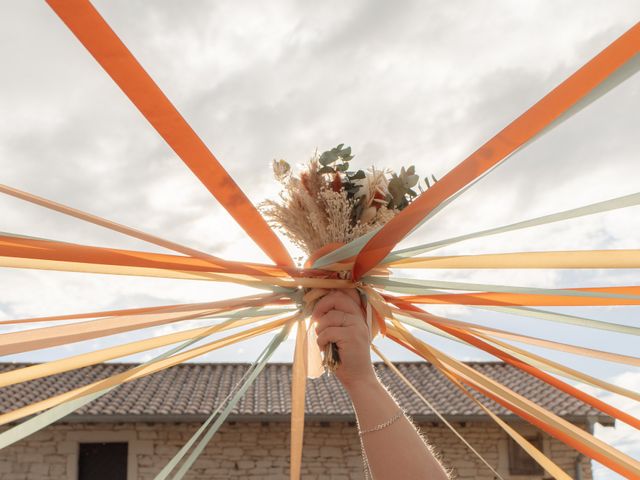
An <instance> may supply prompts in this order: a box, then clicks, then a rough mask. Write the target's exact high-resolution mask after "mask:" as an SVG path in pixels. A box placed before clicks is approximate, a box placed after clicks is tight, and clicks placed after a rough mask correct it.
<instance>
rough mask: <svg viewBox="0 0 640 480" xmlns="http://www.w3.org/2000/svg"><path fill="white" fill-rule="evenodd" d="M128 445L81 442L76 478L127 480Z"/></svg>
mask: <svg viewBox="0 0 640 480" xmlns="http://www.w3.org/2000/svg"><path fill="white" fill-rule="evenodd" d="M127 456H128V445H127V443H126V442H122V443H120V442H119V443H81V444H80V452H79V454H78V480H127Z"/></svg>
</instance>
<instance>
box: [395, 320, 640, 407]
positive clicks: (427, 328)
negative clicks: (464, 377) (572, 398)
mask: <svg viewBox="0 0 640 480" xmlns="http://www.w3.org/2000/svg"><path fill="white" fill-rule="evenodd" d="M394 316H395V317H396V318H397V319H398V320H400V321H401V322H402V323H405V324H407V325H409V326H411V327H414V328H417V329H419V330H422V331H424V332H427V333H432V334H434V335H437V336H439V337H442V338H446V339H447V340H453V341H454V342H457V343H460V344H462V345H465V346H471V345H470V344H469V343H467V342H466V341H464V340H461V339H459V338H457V337H456V336H454V335H451V334H449V333H447V332H445V331H443V330H440V329H439V328H437V327H434V326H433V325H430V324H429V323H426V322H421V321H420V320H417V319H415V318H413V317H410V316H407V315H404V314H401V313H400V314H398V313H394ZM482 340H483V341H485V342H488V343H490V344H491V345H493V346H494V347H496V348H498V349H505V347H504V346H503V345H498V344H496V343H494V342H492V341H491V339H488V338H484V337H483V339H482ZM503 343H506V342H503ZM506 350H508V353H509V355H512V356H514V357H516V358H517V359H518V360H521V361H523V362H525V363H529V364H530V365H533V366H534V367H536V368H538V369H540V370H545V371H547V372H551V373H554V374H556V375H561V376H563V377H564V378H567V379H570V380H573V381H576V382H580V383H588V384H589V385H591V386H593V387H596V388H598V389H601V390H602V386H601V385H598V384H596V383H594V382H591V381H590V380H589V376H587V377H586V378H581V377H578V376H576V375H572V374H571V373H569V372H565V371H563V370H560V369H557V368H554V367H553V366H551V365H547V364H544V363H542V362H539V361H537V360H536V359H535V358H531V357H529V356H527V355H523V354H521V353H520V352H516V351H515V350H511V349H510V348H507V349H506ZM618 389H620V392H618V393H621V394H623V395H625V396H626V397H629V398H632V399H634V400H635V399H637V394H636V393H635V392H632V391H631V390H628V389H626V388H622V387H618Z"/></svg>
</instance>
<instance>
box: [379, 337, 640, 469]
mask: <svg viewBox="0 0 640 480" xmlns="http://www.w3.org/2000/svg"><path fill="white" fill-rule="evenodd" d="M389 338H391V339H392V340H395V341H398V343H400V344H401V345H405V346H407V347H409V348H410V350H412V351H414V352H415V353H417V354H418V355H420V356H422V357H423V358H425V359H426V360H429V357H431V356H432V355H430V354H429V352H430V353H431V354H433V355H435V356H436V358H438V360H440V362H442V363H443V364H445V365H446V366H447V369H448V370H449V371H450V372H451V373H453V374H454V375H455V376H456V377H458V378H459V379H460V380H462V381H464V382H465V383H467V384H468V385H470V386H471V387H472V388H474V389H476V390H478V391H480V392H481V393H483V394H484V395H485V396H488V397H490V398H492V399H493V400H495V401H497V402H498V403H500V404H501V405H503V406H505V407H506V408H508V409H509V410H511V411H513V412H514V413H516V414H517V415H519V416H520V417H522V418H524V419H525V420H527V421H529V422H530V423H533V424H534V425H536V426H538V427H539V428H540V429H542V430H544V431H546V432H547V433H549V434H550V435H552V436H554V437H556V438H558V439H560V440H561V441H563V442H564V443H566V444H567V445H570V446H572V447H574V448H576V449H577V450H578V451H580V452H581V453H583V454H585V455H587V456H589V457H590V458H593V459H594V460H596V461H598V462H600V463H602V464H603V465H605V466H607V467H608V468H610V469H612V470H614V471H616V472H618V473H620V474H621V475H626V476H630V477H634V476H639V475H640V463H639V462H637V461H636V460H634V459H632V458H631V457H629V456H627V455H625V454H623V453H622V452H620V451H618V450H616V449H615V448H613V447H611V446H610V445H607V444H606V443H604V442H603V441H601V440H599V439H597V438H595V437H593V436H592V435H590V434H588V433H587V432H585V431H583V430H582V429H580V428H579V427H577V426H575V425H573V424H572V423H570V422H568V421H566V420H564V419H562V418H561V417H558V416H557V415H555V414H553V413H551V412H549V411H548V410H546V409H544V408H542V407H540V406H539V405H537V404H535V403H534V402H532V401H530V400H528V399H527V398H526V397H523V396H522V395H519V394H517V393H515V392H513V391H512V390H510V389H508V388H506V387H505V386H503V385H501V384H500V383H498V382H496V381H494V380H492V379H490V378H489V377H487V376H485V375H483V374H481V373H480V372H478V371H476V370H474V369H473V368H471V367H469V366H468V365H465V364H463V363H462V362H459V361H457V360H456V359H454V358H452V357H450V356H448V355H446V354H444V353H442V352H440V351H439V350H437V349H436V348H434V347H430V346H428V345H427V344H425V343H424V342H422V341H420V340H419V339H417V338H416V337H414V336H413V335H411V334H410V333H409V332H406V331H405V332H402V331H400V330H398V329H397V328H396V327H395V326H393V327H391V333H390V334H389ZM402 338H404V339H405V341H404V342H403V341H402ZM411 347H412V348H411Z"/></svg>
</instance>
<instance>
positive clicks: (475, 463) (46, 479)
mask: <svg viewBox="0 0 640 480" xmlns="http://www.w3.org/2000/svg"><path fill="white" fill-rule="evenodd" d="M455 426H456V427H457V428H459V431H460V432H461V433H462V434H463V436H464V437H465V438H466V439H467V440H468V441H469V442H470V443H471V444H472V445H473V446H474V447H475V448H476V449H477V450H478V451H480V453H481V454H482V455H483V456H484V457H485V458H486V459H487V461H489V463H491V464H492V465H494V466H497V468H498V471H499V472H500V473H501V474H502V475H503V476H504V477H505V478H510V479H513V480H516V479H518V480H533V479H542V478H545V477H543V476H539V477H531V476H509V474H508V454H507V437H506V435H505V434H504V433H503V432H501V431H500V430H498V428H497V427H494V426H493V425H492V424H490V423H466V424H462V425H461V424H456V425H455ZM197 427H198V425H196V424H175V423H121V424H111V423H93V424H86V423H84V424H80V423H69V424H58V425H54V426H52V427H49V428H47V429H45V430H43V431H41V432H38V433H36V434H34V435H32V436H31V437H29V438H27V439H26V440H24V441H22V442H19V443H18V444H16V445H13V446H11V447H9V448H6V449H4V450H2V451H0V478H2V479H3V480H52V479H56V480H67V479H68V480H75V479H76V478H77V461H78V457H77V455H78V444H79V443H81V442H122V441H126V442H129V464H128V472H129V475H128V477H129V480H133V479H140V480H151V479H153V478H154V476H155V475H156V474H157V473H158V472H159V471H160V469H161V468H162V466H163V465H164V464H166V462H168V461H169V460H170V459H171V458H172V456H173V455H174V454H175V453H176V452H177V451H178V450H179V448H180V447H182V446H183V445H184V443H185V442H186V441H187V440H188V439H189V438H190V436H191V435H192V434H193V432H194V431H195V430H196V428H197ZM421 428H422V432H423V433H424V434H425V436H426V437H427V439H428V440H429V442H430V443H431V444H433V445H434V447H435V448H436V450H437V451H439V452H440V454H441V455H442V457H443V459H444V462H445V463H446V465H447V466H449V467H451V468H452V469H453V472H454V474H455V476H456V477H457V478H460V479H478V480H492V479H493V478H494V476H493V475H492V473H491V472H490V471H489V470H488V469H487V468H486V467H485V466H484V465H483V464H482V463H481V462H480V460H478V459H477V458H476V457H475V456H474V455H473V454H472V453H471V452H469V451H468V449H467V448H466V447H465V446H464V445H463V444H462V443H461V442H460V440H458V439H457V438H456V437H455V436H454V435H453V434H452V433H451V432H450V431H449V430H448V429H447V428H446V427H444V426H442V425H435V424H433V425H432V424H426V425H422V426H421ZM519 430H521V431H523V433H525V434H528V433H531V431H527V430H526V427H525V426H522V427H520V428H519ZM543 450H544V453H545V454H547V455H550V456H551V458H552V459H553V460H554V461H555V462H556V463H557V464H558V465H559V466H560V467H561V468H563V469H564V470H565V471H566V472H567V473H568V474H569V475H570V476H571V477H574V471H575V470H574V468H575V467H574V463H575V460H576V456H577V453H576V452H575V451H574V450H572V449H571V448H569V447H566V446H564V445H563V444H562V443H560V442H559V441H557V440H554V439H551V438H549V437H546V436H545V437H544V440H543ZM288 457H289V424H288V423H285V422H270V423H244V422H237V423H227V424H225V425H224V426H223V427H222V428H221V430H220V431H219V432H218V434H216V436H215V437H214V438H213V440H212V442H211V443H210V444H209V445H208V446H207V448H206V449H205V451H204V452H203V454H202V455H201V457H200V458H199V459H198V460H197V462H196V463H195V465H194V467H193V468H192V469H191V471H190V472H189V474H188V475H187V476H186V478H188V479H190V480H205V479H206V480H215V479H228V478H242V479H252V480H257V479H284V478H288V463H289V460H288ZM582 473H583V476H582V478H583V479H585V480H588V479H591V465H590V463H589V462H588V460H585V459H583V460H582ZM302 478H303V479H333V480H351V479H361V478H363V475H362V460H361V457H360V446H359V443H358V437H357V434H356V429H355V426H354V425H353V424H349V423H317V422H313V423H308V424H307V425H306V427H305V440H304V449H303V461H302Z"/></svg>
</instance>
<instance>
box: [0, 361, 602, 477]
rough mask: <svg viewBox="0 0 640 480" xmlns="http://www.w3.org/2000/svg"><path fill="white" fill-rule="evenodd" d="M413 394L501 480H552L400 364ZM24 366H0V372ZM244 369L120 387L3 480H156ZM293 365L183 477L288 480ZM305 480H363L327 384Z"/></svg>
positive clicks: (442, 385) (441, 436) (313, 385)
mask: <svg viewBox="0 0 640 480" xmlns="http://www.w3.org/2000/svg"><path fill="white" fill-rule="evenodd" d="M397 365H398V367H399V369H400V370H401V371H402V373H403V374H404V375H405V376H407V377H408V378H409V379H411V381H412V382H413V384H414V385H415V386H416V387H417V388H418V389H419V390H420V392H421V393H422V394H423V395H424V396H425V397H427V399H429V401H431V402H432V403H433V404H434V406H435V407H436V408H437V409H438V410H439V411H440V412H441V413H443V414H444V415H445V417H446V418H447V419H448V420H449V421H450V422H453V424H454V426H455V427H456V428H457V429H458V430H459V432H460V433H462V435H463V436H464V437H465V438H466V439H467V440H468V441H469V442H470V443H471V444H472V445H473V446H474V447H475V448H476V449H477V450H478V451H479V452H480V453H481V454H482V455H483V456H484V457H485V459H486V460H488V461H489V462H490V463H491V464H492V465H493V466H494V467H495V468H496V469H497V470H498V471H499V472H500V474H501V475H502V476H503V477H504V478H505V479H511V480H533V479H545V478H550V476H549V475H548V474H546V473H545V472H543V471H541V470H540V469H539V468H538V467H537V466H536V464H535V463H534V462H532V461H531V460H530V459H529V458H528V457H527V455H526V454H525V453H524V452H523V451H522V450H521V449H520V448H519V447H518V446H517V445H515V444H514V443H513V442H512V441H511V440H510V439H509V438H508V437H507V435H506V434H505V433H504V432H502V431H501V430H500V429H499V427H497V426H496V425H495V424H494V423H493V422H492V421H491V420H490V419H489V418H487V416H486V415H484V414H483V413H482V410H480V409H479V408H478V407H477V406H476V405H475V404H473V403H472V402H471V401H470V400H468V399H467V398H465V397H464V396H463V395H461V394H460V393H459V391H457V390H456V389H455V387H454V386H452V385H451V384H450V383H449V382H448V381H447V380H446V379H445V378H443V377H442V376H441V375H440V374H439V373H438V372H436V370H435V369H434V368H433V367H432V366H431V365H430V364H428V363H425V362H415V363H414V362H407V363H398V364H397ZM470 365H471V366H472V367H473V368H475V369H477V370H478V371H481V372H482V373H484V374H486V375H488V376H490V377H492V378H494V379H496V380H498V381H500V382H502V383H503V384H505V385H506V386H508V387H510V388H512V389H514V390H515V391H517V392H519V393H521V394H524V395H526V396H527V397H529V398H530V399H532V400H534V401H536V402H537V403H538V404H540V405H542V406H544V407H546V408H547V409H549V410H551V411H553V412H554V413H556V414H558V415H560V416H562V417H563V418H565V419H567V420H569V421H571V422H573V423H575V424H576V425H578V426H580V427H581V428H583V429H586V430H589V431H591V430H592V427H593V424H594V423H595V422H599V423H601V424H603V425H609V426H611V425H613V420H612V419H611V418H610V417H608V416H605V415H603V414H602V413H600V412H598V411H596V410H594V409H592V408H591V407H589V406H587V405H585V404H583V403H581V402H579V401H577V400H576V399H574V398H573V397H570V396H568V395H566V394H563V393H562V392H559V391H558V390H556V389H554V388H552V387H550V386H549V385H547V384H545V383H543V382H541V381H538V380H537V379H534V378H532V377H531V376H529V375H528V374H525V373H524V372H522V371H520V370H518V369H515V368H513V367H511V366H509V365H505V364H503V363H494V362H479V363H470ZM23 366H25V364H13V363H5V364H0V371H4V370H9V369H15V368H19V367H23ZM131 366H132V365H131V364H122V363H108V364H99V365H95V366H91V367H86V368H83V369H80V370H76V371H73V372H67V373H64V374H60V375H56V376H55V377H49V378H46V379H41V380H36V381H32V382H28V383H24V384H19V385H13V386H11V387H7V388H4V389H0V409H1V410H2V411H8V410H11V409H13V408H16V407H20V406H23V405H26V404H29V403H32V402H35V401H38V400H42V399H44V398H47V397H49V396H52V395H54V394H56V393H59V392H62V391H66V390H69V389H71V388H75V387H78V386H81V385H84V384H87V383H90V382H93V381H95V380H98V379H101V378H105V377H108V376H110V375H114V374H116V373H120V372H122V371H125V370H127V369H128V368H131ZM246 369H247V365H245V364H195V363H190V364H185V365H179V366H176V367H173V368H171V369H169V370H166V371H163V372H160V373H158V374H155V375H152V376H149V377H146V378H143V379H139V380H136V381H134V382H131V383H128V384H125V385H123V386H120V387H119V388H117V389H116V390H114V391H112V392H110V393H109V394H107V395H105V396H103V397H102V398H100V399H98V400H96V401H94V402H93V403H91V404H89V405H87V406H85V407H84V408H82V409H81V410H79V411H77V412H75V413H74V414H72V415H70V416H68V417H66V418H65V419H64V421H62V422H59V423H56V424H54V425H52V426H50V427H48V428H46V429H44V430H42V431H40V432H38V433H36V434H34V435H32V436H30V437H28V438H26V439H25V440H23V441H21V442H19V443H17V444H15V445H13V446H11V447H8V448H6V449H4V450H2V451H0V478H2V479H3V480H50V479H59V480H87V479H91V480H101V479H109V480H120V479H125V478H127V479H129V480H133V479H144V480H147V479H149V480H150V479H153V478H154V476H155V475H156V474H157V473H158V472H159V471H160V469H161V468H162V466H164V465H165V464H166V462H168V461H169V459H171V458H172V456H173V455H174V454H175V453H176V452H177V451H178V450H179V449H180V447H182V446H183V445H184V443H185V442H186V441H187V440H188V439H189V438H190V436H191V435H192V434H193V432H194V431H195V430H196V429H197V428H198V427H199V425H200V424H201V422H202V421H203V420H204V419H205V418H206V417H207V416H208V414H210V412H211V411H212V409H214V408H215V407H216V406H217V404H218V403H219V402H220V401H222V399H224V398H225V397H226V395H227V394H228V392H229V390H230V389H231V388H232V386H233V385H235V384H236V382H237V381H238V380H239V379H240V378H241V377H242V375H243V373H244V372H245V371H246ZM376 370H377V372H378V375H379V376H380V378H381V379H382V381H383V382H384V383H385V385H387V387H388V388H389V389H390V391H391V392H392V393H393V395H394V396H395V397H396V399H397V400H398V401H399V403H400V404H401V405H402V406H403V408H405V409H406V410H407V412H408V413H409V414H410V415H411V416H412V418H413V420H414V421H415V422H416V423H417V424H418V425H419V426H420V427H421V429H422V432H423V433H424V434H425V436H426V437H427V439H428V440H429V441H430V442H431V443H432V444H433V445H434V447H435V448H436V449H437V450H438V451H439V452H440V454H441V456H442V458H443V459H444V462H445V463H446V465H447V466H448V467H450V468H452V469H453V472H454V474H455V476H456V477H457V478H460V479H479V480H484V479H486V480H491V479H493V478H494V476H493V474H492V473H491V472H490V471H489V470H488V469H487V468H486V467H485V466H484V465H483V464H482V463H481V462H480V461H479V460H478V459H477V458H476V457H475V456H474V455H473V454H472V453H471V452H470V451H468V449H467V448H466V447H465V446H464V445H463V444H462V443H461V442H460V441H459V440H458V439H457V438H456V437H455V436H454V435H453V434H452V433H451V432H450V431H449V430H448V429H447V427H446V426H444V425H443V424H442V423H441V422H440V421H438V419H437V417H436V416H435V415H434V414H433V412H432V411H430V410H429V409H428V408H427V407H426V406H425V405H424V404H423V403H422V402H421V401H420V400H419V399H418V398H417V397H416V396H415V394H413V392H411V390H409V389H408V388H407V387H406V386H405V385H404V384H403V383H402V382H401V381H400V380H399V379H398V378H397V377H396V376H395V374H394V373H393V372H391V371H390V370H389V369H388V368H387V367H386V366H384V365H379V364H377V365H376ZM290 378H291V365H290V364H269V365H268V366H267V367H266V369H265V370H264V371H263V372H262V373H261V374H260V376H259V377H258V379H257V381H256V383H255V384H254V386H253V387H252V388H251V389H250V390H249V392H248V393H247V395H246V396H245V397H244V398H243V399H242V400H241V402H240V403H239V404H238V406H237V408H236V409H235V411H234V412H233V413H232V415H231V416H230V417H229V419H228V420H227V422H226V423H225V424H224V425H223V426H222V428H221V430H220V431H219V432H218V433H217V434H216V435H215V436H214V438H213V440H212V441H211V443H210V444H209V445H208V446H207V448H206V449H205V451H204V452H203V454H202V455H201V456H200V457H199V459H198V460H197V461H196V463H195V464H194V466H193V468H192V469H191V471H190V472H189V474H188V475H187V476H186V478H188V479H191V480H204V479H206V480H212V479H227V478H238V479H284V478H288V472H289V469H288V465H289V414H290ZM486 404H487V405H488V406H489V407H490V408H491V409H492V410H493V411H494V412H496V413H498V414H499V415H500V416H501V417H502V418H503V419H505V420H506V421H508V422H509V423H510V424H511V425H512V426H514V427H515V428H516V429H517V430H518V431H520V432H521V433H523V434H524V436H525V437H526V438H528V439H530V440H531V441H532V442H533V443H535V444H536V445H538V446H539V447H540V448H541V449H542V451H543V452H544V453H545V454H546V455H547V456H549V457H550V458H551V459H552V460H553V461H555V462H556V463H557V464H558V465H559V466H560V467H561V468H563V469H564V470H565V471H566V472H567V473H568V474H569V475H570V476H571V477H572V478H579V479H583V480H588V479H591V465H590V462H589V460H588V459H587V458H585V457H583V456H582V455H579V454H578V452H576V451H575V450H573V449H571V448H570V447H567V446H565V445H564V444H563V443H561V442H559V441H558V440H555V439H553V438H551V437H549V436H547V435H546V434H543V433H541V432H539V431H537V430H536V429H535V428H533V427H531V426H529V425H528V424H525V423H523V422H521V421H519V420H518V419H517V418H516V417H515V416H513V415H511V414H510V413H509V412H508V411H506V410H505V409H503V408H502V407H500V406H499V405H497V404H495V403H493V402H490V401H487V402H486ZM306 411H307V422H306V427H305V437H304V453H303V463H302V478H304V479H316V478H317V479H325V478H327V479H335V480H348V479H360V478H362V477H363V474H362V460H361V457H360V446H359V441H358V436H357V431H356V427H355V423H354V420H355V419H354V416H353V411H352V409H351V404H350V401H349V398H348V396H347V394H346V393H345V392H344V390H343V389H342V388H341V386H340V385H339V383H338V381H337V380H336V379H335V378H333V377H327V376H323V377H321V378H319V379H316V380H313V381H311V382H310V383H309V385H308V389H307V403H306Z"/></svg>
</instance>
